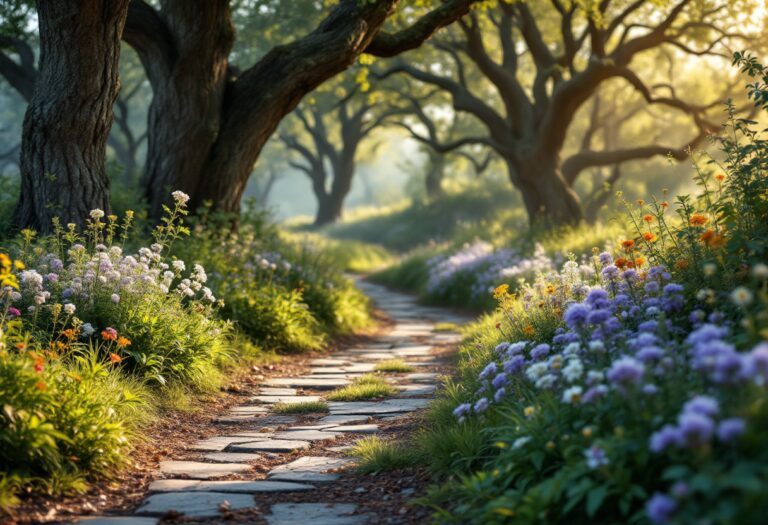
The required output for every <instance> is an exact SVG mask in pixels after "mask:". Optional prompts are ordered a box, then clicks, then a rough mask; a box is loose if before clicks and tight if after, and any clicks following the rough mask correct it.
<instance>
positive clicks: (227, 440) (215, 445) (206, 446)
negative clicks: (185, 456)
mask: <svg viewBox="0 0 768 525" xmlns="http://www.w3.org/2000/svg"><path fill="white" fill-rule="evenodd" d="M245 441H251V439H250V438H248V437H243V436H216V437H212V438H208V439H202V440H200V441H197V442H195V443H193V444H192V445H191V446H190V447H189V448H190V450H201V451H206V452H221V451H222V450H224V449H225V448H227V447H228V446H229V445H231V444H232V443H243V442H245Z"/></svg>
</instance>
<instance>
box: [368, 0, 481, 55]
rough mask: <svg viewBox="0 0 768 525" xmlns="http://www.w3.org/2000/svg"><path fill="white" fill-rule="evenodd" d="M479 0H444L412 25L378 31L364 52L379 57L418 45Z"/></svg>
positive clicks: (464, 13) (463, 13) (465, 12)
mask: <svg viewBox="0 0 768 525" xmlns="http://www.w3.org/2000/svg"><path fill="white" fill-rule="evenodd" d="M479 2H480V0H446V1H445V2H443V3H442V4H441V5H440V6H439V7H437V8H435V9H433V10H432V11H430V12H429V13H427V14H426V15H424V16H423V17H421V18H420V19H419V20H417V21H416V22H415V23H414V24H413V25H411V26H410V27H408V28H407V29H403V30H402V31H398V32H397V33H385V32H379V34H378V35H376V37H375V38H374V39H373V41H371V43H370V44H369V45H368V46H367V47H366V48H365V52H366V53H368V54H371V55H376V56H380V57H392V56H395V55H399V54H400V53H404V52H406V51H409V50H411V49H415V48H417V47H419V46H420V45H421V44H422V43H423V42H424V41H425V40H427V39H428V38H429V37H431V36H432V35H433V34H434V33H435V32H437V31H438V30H439V29H441V28H443V27H445V26H447V25H449V24H451V23H453V22H455V21H456V20H458V19H460V18H461V17H463V16H464V15H466V14H467V13H469V10H470V8H471V7H472V5H473V4H476V3H479Z"/></svg>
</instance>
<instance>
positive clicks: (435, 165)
mask: <svg viewBox="0 0 768 525" xmlns="http://www.w3.org/2000/svg"><path fill="white" fill-rule="evenodd" d="M411 87H412V86H410V85H408V86H407V87H406V88H405V89H402V90H400V91H399V93H400V96H401V98H403V99H404V101H405V105H404V106H403V112H404V113H405V116H404V118H402V119H400V120H399V122H397V125H399V126H400V127H402V128H404V129H405V130H406V131H407V132H408V134H409V136H410V137H411V138H412V139H414V140H416V141H417V142H418V143H419V144H421V145H422V150H423V151H424V152H425V154H426V157H427V161H426V163H425V167H424V168H425V169H424V171H425V177H424V182H425V190H426V194H427V197H428V198H432V199H434V198H438V197H439V196H440V195H442V193H443V180H444V179H445V176H446V172H447V171H448V169H449V168H452V167H453V166H454V165H455V161H456V160H457V158H458V157H463V158H464V159H466V160H467V161H468V162H469V163H470V164H471V165H472V167H473V168H474V171H475V174H476V176H480V175H482V174H483V172H485V170H486V169H487V168H488V166H489V165H490V162H491V160H492V153H491V152H489V151H484V150H488V148H486V147H484V146H483V145H482V139H481V138H476V136H477V134H478V133H480V134H481V133H482V130H479V131H478V130H477V129H476V128H477V127H478V126H477V125H476V123H475V122H474V121H473V120H472V119H468V118H466V116H465V115H463V114H461V113H456V112H452V111H448V112H446V111H445V107H444V105H443V104H441V103H440V101H437V103H435V102H436V101H434V100H433V99H434V98H435V97H436V96H438V95H439V93H436V92H435V90H431V91H428V92H427V93H425V94H424V95H423V96H418V95H415V94H413V93H414V92H415V91H416V90H417V89H418V88H417V87H413V89H411ZM473 128H474V129H473Z"/></svg>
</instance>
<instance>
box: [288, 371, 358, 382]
mask: <svg viewBox="0 0 768 525" xmlns="http://www.w3.org/2000/svg"><path fill="white" fill-rule="evenodd" d="M361 375H363V374H355V373H351V372H341V373H339V374H311V375H306V376H299V379H313V380H314V379H330V380H336V379H346V380H350V379H354V378H356V377H360V376H361Z"/></svg>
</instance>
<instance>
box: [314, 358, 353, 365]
mask: <svg viewBox="0 0 768 525" xmlns="http://www.w3.org/2000/svg"><path fill="white" fill-rule="evenodd" d="M348 362H349V361H346V360H345V359H339V358H320V359H312V360H311V361H310V362H309V364H310V365H313V366H341V365H344V364H346V363H348Z"/></svg>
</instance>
